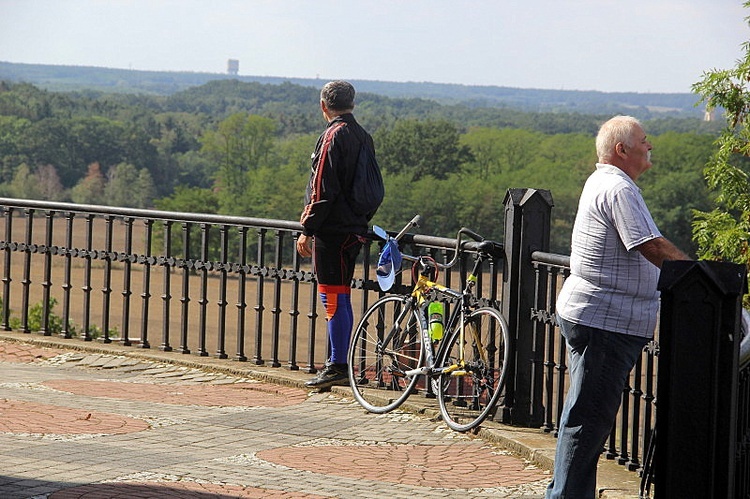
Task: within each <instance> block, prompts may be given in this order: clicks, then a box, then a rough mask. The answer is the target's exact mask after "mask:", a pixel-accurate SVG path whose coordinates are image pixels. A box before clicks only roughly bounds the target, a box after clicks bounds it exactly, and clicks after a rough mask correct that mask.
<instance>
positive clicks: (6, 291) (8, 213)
mask: <svg viewBox="0 0 750 499" xmlns="http://www.w3.org/2000/svg"><path fill="white" fill-rule="evenodd" d="M3 217H4V218H5V241H4V242H3V253H4V255H3V262H4V263H5V269H4V270H3V303H2V305H3V319H2V321H3V322H2V327H3V329H4V330H6V331H10V329H11V327H10V283H11V282H12V281H13V279H11V273H10V268H11V262H12V259H11V256H12V254H13V250H12V241H13V208H11V207H9V206H3Z"/></svg>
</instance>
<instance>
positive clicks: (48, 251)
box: [41, 210, 55, 336]
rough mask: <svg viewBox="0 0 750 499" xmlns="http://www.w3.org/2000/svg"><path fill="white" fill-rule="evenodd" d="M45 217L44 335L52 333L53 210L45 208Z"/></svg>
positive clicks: (42, 330)
mask: <svg viewBox="0 0 750 499" xmlns="http://www.w3.org/2000/svg"><path fill="white" fill-rule="evenodd" d="M44 217H45V222H46V224H45V234H44V279H43V280H42V324H41V332H42V334H44V336H50V335H52V331H50V324H49V316H50V308H51V305H52V304H51V303H50V298H51V296H50V288H51V287H52V232H53V230H54V221H55V212H54V211H51V210H47V211H45V213H44Z"/></svg>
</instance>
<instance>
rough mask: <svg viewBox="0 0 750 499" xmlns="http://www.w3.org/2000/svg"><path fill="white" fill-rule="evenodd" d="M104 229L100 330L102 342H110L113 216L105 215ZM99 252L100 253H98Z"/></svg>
mask: <svg viewBox="0 0 750 499" xmlns="http://www.w3.org/2000/svg"><path fill="white" fill-rule="evenodd" d="M104 221H105V224H104V226H105V230H104V238H105V242H104V246H105V249H104V254H103V258H104V287H103V288H102V332H103V333H104V343H111V342H112V339H111V338H110V337H109V329H110V328H109V310H110V298H111V294H112V224H113V221H114V217H113V216H112V215H105V216H104ZM100 254H101V253H100Z"/></svg>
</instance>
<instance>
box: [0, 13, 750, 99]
mask: <svg viewBox="0 0 750 499" xmlns="http://www.w3.org/2000/svg"><path fill="white" fill-rule="evenodd" d="M748 15H750V10H748V9H743V7H742V0H475V1H464V0H399V1H397V0H0V61H7V62H22V63H39V64H63V65H80V66H102V67H113V68H132V69H139V70H165V71H199V72H210V73H223V72H226V67H227V59H230V58H232V59H238V60H239V61H240V74H241V75H255V76H281V77H302V78H315V77H319V78H331V79H332V78H348V79H360V80H385V81H417V82H424V81H428V82H436V83H460V84H467V85H499V86H509V87H521V88H546V89H566V90H572V89H575V90H601V91H606V92H610V91H626V92H689V91H690V85H691V84H693V83H695V82H696V81H698V80H699V79H700V77H701V75H702V74H703V72H704V71H706V70H709V69H712V68H720V69H728V68H730V67H733V66H734V64H735V61H736V60H737V59H739V58H740V56H741V55H742V48H741V44H742V43H743V42H745V41H748V40H750V28H748V25H747V22H746V21H745V17H747V16H748Z"/></svg>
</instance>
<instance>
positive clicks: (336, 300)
mask: <svg viewBox="0 0 750 499" xmlns="http://www.w3.org/2000/svg"><path fill="white" fill-rule="evenodd" d="M351 292H352V289H351V287H349V286H340V285H338V286H334V285H330V284H319V285H318V294H320V300H321V301H322V302H323V306H324V307H325V309H326V325H327V330H328V343H329V345H330V347H331V359H330V360H331V362H332V363H334V364H346V355H347V352H348V350H349V339H350V337H351V334H352V326H353V325H354V312H353V311H352V298H351Z"/></svg>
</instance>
